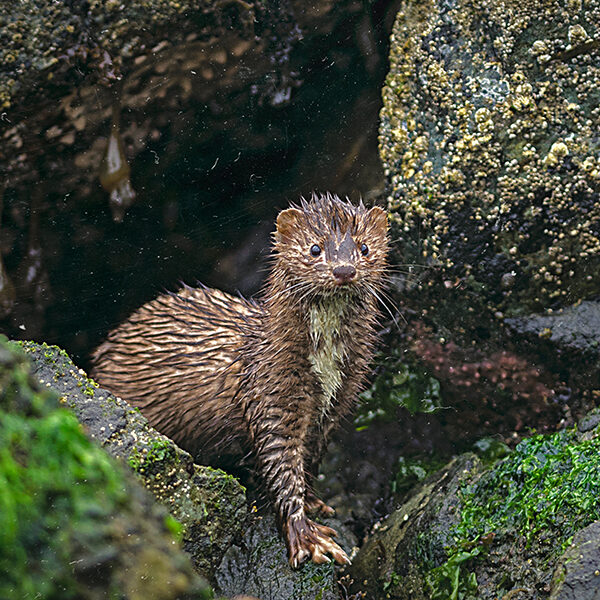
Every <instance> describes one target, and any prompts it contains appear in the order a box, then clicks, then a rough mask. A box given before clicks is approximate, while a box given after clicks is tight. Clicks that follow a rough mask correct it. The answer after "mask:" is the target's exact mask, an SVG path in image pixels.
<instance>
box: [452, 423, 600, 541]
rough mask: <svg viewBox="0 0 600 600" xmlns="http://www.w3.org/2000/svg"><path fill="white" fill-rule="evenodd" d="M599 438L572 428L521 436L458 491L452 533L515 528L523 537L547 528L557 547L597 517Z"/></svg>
mask: <svg viewBox="0 0 600 600" xmlns="http://www.w3.org/2000/svg"><path fill="white" fill-rule="evenodd" d="M599 498H600V438H598V437H594V438H592V439H587V440H578V438H577V434H576V432H575V431H573V430H566V431H561V432H558V433H556V434H553V435H551V436H543V435H537V436H533V437H531V438H528V439H525V440H523V441H522V442H521V443H520V444H519V445H518V446H517V447H516V448H515V450H514V452H512V453H511V454H510V456H508V457H507V458H506V459H504V460H503V461H502V462H500V463H498V465H497V466H496V467H495V468H494V469H492V470H491V471H489V472H488V473H486V474H484V475H483V476H482V477H481V479H480V480H478V481H476V482H475V483H473V484H470V485H467V486H465V488H464V489H463V492H462V501H463V508H462V516H461V523H460V525H459V526H458V527H457V529H456V534H457V536H458V539H459V540H460V539H462V540H467V539H470V540H471V541H476V540H479V539H480V538H482V537H483V536H486V535H489V534H490V533H493V534H494V535H499V534H502V532H504V531H507V530H515V531H517V532H518V533H519V534H520V535H522V536H524V537H525V538H526V540H527V542H528V543H531V542H532V541H533V540H534V538H535V537H536V536H538V535H540V534H541V533H542V532H545V533H547V532H551V533H552V536H553V538H554V539H555V541H556V550H557V552H562V551H563V550H564V547H565V546H566V544H567V543H568V540H569V538H570V537H571V536H572V535H573V534H574V533H575V532H576V531H578V530H580V529H582V528H583V527H585V526H586V525H588V524H589V523H591V522H592V521H594V520H597V519H599V518H600V500H599Z"/></svg>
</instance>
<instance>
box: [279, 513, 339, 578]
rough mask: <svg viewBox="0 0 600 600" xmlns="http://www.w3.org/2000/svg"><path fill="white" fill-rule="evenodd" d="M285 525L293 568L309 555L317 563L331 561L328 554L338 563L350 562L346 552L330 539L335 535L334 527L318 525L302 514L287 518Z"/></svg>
mask: <svg viewBox="0 0 600 600" xmlns="http://www.w3.org/2000/svg"><path fill="white" fill-rule="evenodd" d="M286 525H287V526H286V539H287V542H288V554H289V561H290V565H291V566H292V568H293V569H297V568H298V567H299V566H300V564H302V562H303V561H304V560H306V559H307V558H308V557H309V556H310V557H311V558H312V561H313V562H314V563H317V564H323V563H328V562H331V559H330V558H329V556H331V557H332V558H333V560H335V562H336V563H338V564H340V565H347V564H349V563H350V559H349V558H348V556H347V555H346V553H345V552H344V551H343V550H342V548H341V547H340V546H338V544H336V543H335V542H334V541H333V540H332V539H331V538H332V537H334V536H336V535H337V532H336V531H335V529H332V528H331V527H327V526H326V525H319V524H318V523H315V522H314V521H311V520H310V519H307V518H306V517H304V516H302V517H301V518H296V519H288V521H287V524H286ZM327 555H329V556H327Z"/></svg>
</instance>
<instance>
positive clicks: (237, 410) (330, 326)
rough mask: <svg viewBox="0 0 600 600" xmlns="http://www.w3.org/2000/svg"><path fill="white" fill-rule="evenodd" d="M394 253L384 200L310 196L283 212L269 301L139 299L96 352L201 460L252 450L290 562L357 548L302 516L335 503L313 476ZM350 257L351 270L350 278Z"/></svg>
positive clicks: (343, 404)
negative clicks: (315, 487) (320, 496)
mask: <svg viewBox="0 0 600 600" xmlns="http://www.w3.org/2000/svg"><path fill="white" fill-rule="evenodd" d="M363 243H364V244H366V245H367V246H368V254H367V256H363V254H362V253H361V245H362V244H363ZM314 244H317V245H319V247H320V249H321V253H320V255H319V256H317V257H315V256H313V255H312V254H311V248H312V246H313V245H314ZM386 254H387V217H386V215H385V212H384V211H383V210H382V209H380V208H373V209H370V210H369V209H367V208H365V207H364V206H363V205H362V203H361V204H360V205H359V206H353V205H352V204H350V203H349V202H345V201H342V200H340V199H339V198H337V197H336V196H332V195H329V194H327V195H323V196H317V195H313V197H312V198H311V200H310V201H305V200H304V199H303V200H302V201H301V203H300V205H299V206H293V207H292V208H290V209H287V210H284V211H282V212H281V213H280V214H279V216H278V219H277V230H276V232H275V235H274V249H273V264H272V269H271V272H270V275H269V278H268V281H267V284H266V288H265V291H264V294H263V297H262V299H261V301H260V302H259V303H254V302H248V301H246V300H244V299H242V298H238V297H234V296H231V295H229V294H226V293H224V292H220V291H218V290H213V289H209V288H205V287H198V288H190V287H184V288H183V289H182V290H180V291H179V292H178V293H176V294H175V293H172V294H164V295H161V296H159V297H158V298H157V299H156V300H153V301H152V302H149V303H147V304H145V305H144V306H142V307H141V308H140V309H139V310H137V311H136V312H135V313H134V314H133V315H132V316H131V317H130V318H129V319H128V320H127V321H125V322H124V323H123V324H122V325H120V326H119V327H118V328H116V329H115V330H114V331H112V332H111V333H110V334H109V336H108V339H107V341H106V342H104V343H103V344H102V345H101V346H100V347H99V348H98V349H97V350H96V351H95V353H94V356H93V361H94V365H95V366H94V369H93V372H92V375H93V377H94V378H95V379H96V380H97V381H98V382H99V383H101V384H102V385H104V386H105V387H107V388H108V389H110V390H111V391H113V392H114V393H116V394H118V395H120V396H121V397H123V398H124V399H126V400H127V401H129V402H131V403H132V404H134V405H136V406H138V407H139V408H140V409H141V410H142V412H143V413H144V415H146V417H147V418H148V419H149V421H150V423H151V424H152V425H153V426H154V427H156V428H157V429H159V430H160V431H161V432H163V433H164V434H166V435H168V436H169V437H171V438H172V439H173V440H174V441H176V442H177V443H178V444H180V445H181V446H182V447H183V448H185V449H187V450H189V451H190V452H191V453H193V454H194V455H195V456H197V457H198V458H199V459H201V460H203V461H206V462H211V461H214V460H217V459H218V458H219V457H220V455H222V454H223V453H225V452H228V451H231V449H232V448H233V449H234V450H235V452H237V453H239V455H240V456H241V454H243V453H246V452H247V453H249V454H250V455H251V456H252V458H253V461H254V464H255V467H256V469H257V471H258V474H259V476H260V477H261V480H262V482H263V483H264V484H265V486H266V488H267V490H268V493H269V496H270V498H271V500H272V502H273V504H274V507H275V510H276V513H277V515H278V519H279V524H280V526H281V529H282V531H283V534H284V536H285V538H286V541H287V545H288V552H289V559H290V563H291V564H292V566H294V567H296V566H298V565H299V564H300V563H301V562H302V561H303V560H305V559H306V558H308V557H309V556H310V557H312V559H313V560H314V561H315V562H324V561H326V560H328V559H327V556H326V555H327V554H330V555H331V556H333V558H334V559H335V560H336V561H338V562H347V560H348V559H347V557H346V555H345V554H344V552H343V550H342V549H341V548H340V547H339V546H338V545H337V544H336V543H335V542H334V541H333V540H332V539H331V536H333V535H335V531H333V530H331V529H330V528H327V527H324V526H322V525H318V524H317V523H315V522H313V521H311V520H310V519H308V518H307V516H306V510H307V509H320V510H321V511H322V512H325V513H328V512H329V511H330V509H329V508H328V507H327V506H325V505H324V504H323V503H322V502H320V501H319V500H317V499H316V498H315V497H314V496H313V495H312V493H311V492H310V491H309V490H308V489H307V477H309V476H310V475H311V474H314V473H315V472H316V467H317V464H318V460H319V458H320V456H321V454H322V451H323V449H324V447H325V443H326V440H327V437H328V435H329V433H330V432H331V430H332V429H333V428H334V427H335V426H336V425H337V424H339V422H340V420H341V419H342V418H343V417H344V416H345V415H347V414H348V413H349V412H350V410H351V409H352V408H353V406H354V403H355V401H356V397H357V394H358V392H359V391H360V389H361V388H362V386H363V385H364V381H365V377H366V374H367V371H368V364H369V360H370V358H371V356H372V349H373V345H374V341H375V328H376V324H377V316H378V306H377V304H378V303H377V297H378V293H379V290H380V289H381V286H382V281H383V276H384V272H385V267H386ZM340 266H341V267H343V269H346V270H348V269H350V271H351V270H352V269H351V267H353V268H354V271H355V274H354V275H352V276H350V275H348V273H347V272H346V273H345V275H344V276H343V277H342V279H343V281H342V280H340V277H339V276H336V275H334V269H335V268H336V267H338V270H337V271H335V272H336V273H338V275H339V273H340V272H342V271H343V269H342V271H340V270H339V267H340Z"/></svg>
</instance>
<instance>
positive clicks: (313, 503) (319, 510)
mask: <svg viewBox="0 0 600 600" xmlns="http://www.w3.org/2000/svg"><path fill="white" fill-rule="evenodd" d="M304 508H305V509H306V512H309V513H312V514H315V515H322V516H323V517H332V516H333V515H334V514H335V510H334V509H333V508H331V506H328V505H327V504H325V502H323V500H320V499H319V498H317V497H316V496H315V495H314V494H313V493H312V492H307V493H306V500H305V501H304Z"/></svg>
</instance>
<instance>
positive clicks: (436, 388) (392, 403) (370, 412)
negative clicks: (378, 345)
mask: <svg viewBox="0 0 600 600" xmlns="http://www.w3.org/2000/svg"><path fill="white" fill-rule="evenodd" d="M401 352H402V351H401V350H398V349H395V350H394V351H393V352H392V354H391V355H389V356H385V357H383V356H380V357H379V358H378V362H379V363H381V366H382V367H383V369H382V370H381V372H380V373H379V374H378V375H377V376H376V377H375V380H374V381H373V384H372V385H371V387H370V388H369V389H367V390H365V391H364V392H363V393H362V394H361V395H360V399H361V404H360V406H359V408H358V411H357V414H356V417H355V419H354V424H355V426H356V428H357V430H359V431H360V430H362V429H366V428H367V427H368V426H369V425H370V424H371V423H373V422H374V421H383V422H386V421H388V422H389V421H394V420H396V418H397V410H398V408H406V409H407V410H408V411H409V412H410V413H411V414H415V413H419V412H425V413H430V412H435V411H436V410H438V409H440V408H442V397H441V391H440V384H439V381H438V380H437V379H435V378H434V377H431V376H430V375H429V373H428V372H427V371H426V370H425V369H423V368H422V367H420V366H418V365H415V364H409V363H408V362H405V359H404V358H402V357H401V356H400V354H401Z"/></svg>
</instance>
